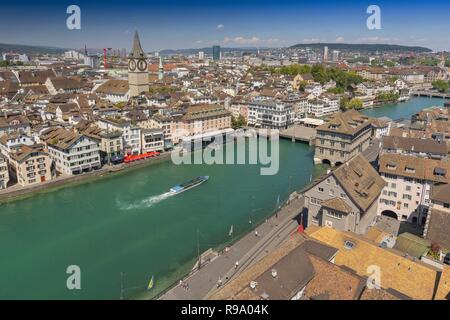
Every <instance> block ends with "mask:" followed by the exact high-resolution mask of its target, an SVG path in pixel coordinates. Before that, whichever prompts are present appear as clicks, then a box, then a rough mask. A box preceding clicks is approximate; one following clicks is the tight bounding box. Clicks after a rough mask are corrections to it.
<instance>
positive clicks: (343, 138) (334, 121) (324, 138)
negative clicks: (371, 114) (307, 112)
mask: <svg viewBox="0 0 450 320" xmlns="http://www.w3.org/2000/svg"><path fill="white" fill-rule="evenodd" d="M371 134H372V125H371V121H370V120H369V118H368V117H367V116H364V115H362V114H360V113H359V112H358V111H356V110H353V109H352V110H349V111H346V112H344V113H337V114H335V115H334V116H332V117H331V118H330V119H329V120H328V121H327V122H326V123H324V124H323V125H321V126H320V127H318V128H317V133H316V141H315V149H314V163H322V162H327V163H330V164H331V165H332V166H334V165H337V164H342V163H344V162H346V161H348V160H349V159H351V158H352V157H354V156H356V155H358V154H360V153H361V152H363V151H364V150H365V149H367V147H368V146H369V144H370V139H371Z"/></svg>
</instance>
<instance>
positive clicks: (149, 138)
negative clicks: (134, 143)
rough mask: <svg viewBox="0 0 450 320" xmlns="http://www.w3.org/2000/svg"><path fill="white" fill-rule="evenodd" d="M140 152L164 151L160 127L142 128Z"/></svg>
mask: <svg viewBox="0 0 450 320" xmlns="http://www.w3.org/2000/svg"><path fill="white" fill-rule="evenodd" d="M141 132H142V142H141V144H142V153H147V152H152V151H157V152H162V151H164V132H163V130H162V129H142V131H141Z"/></svg>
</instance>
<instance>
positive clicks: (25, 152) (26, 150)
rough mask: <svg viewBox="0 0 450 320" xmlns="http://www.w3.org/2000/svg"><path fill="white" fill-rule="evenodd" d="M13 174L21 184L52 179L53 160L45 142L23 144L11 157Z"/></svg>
mask: <svg viewBox="0 0 450 320" xmlns="http://www.w3.org/2000/svg"><path fill="white" fill-rule="evenodd" d="M10 164H11V176H12V177H14V178H15V179H16V180H17V183H18V184H20V185H21V186H24V187H26V186H29V185H33V184H39V183H43V182H46V181H50V180H51V179H52V169H51V165H52V160H51V159H50V156H49V154H48V153H47V152H46V151H45V150H44V145H43V144H35V145H31V146H27V145H22V146H21V147H20V148H19V149H17V150H16V151H15V152H14V153H13V154H11V157H10Z"/></svg>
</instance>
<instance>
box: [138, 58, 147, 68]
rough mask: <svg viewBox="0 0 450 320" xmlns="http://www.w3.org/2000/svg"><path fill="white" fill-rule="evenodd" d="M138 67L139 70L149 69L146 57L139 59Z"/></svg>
mask: <svg viewBox="0 0 450 320" xmlns="http://www.w3.org/2000/svg"><path fill="white" fill-rule="evenodd" d="M137 67H138V69H139V71H146V70H147V61H145V59H139V61H138V63H137Z"/></svg>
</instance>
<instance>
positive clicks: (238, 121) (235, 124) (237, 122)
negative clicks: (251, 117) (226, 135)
mask: <svg viewBox="0 0 450 320" xmlns="http://www.w3.org/2000/svg"><path fill="white" fill-rule="evenodd" d="M246 124H247V122H246V121H245V118H244V116H243V115H242V114H240V115H239V116H238V117H237V118H235V117H234V116H231V128H233V129H235V130H236V129H239V128H242V127H243V126H245V125H246Z"/></svg>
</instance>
